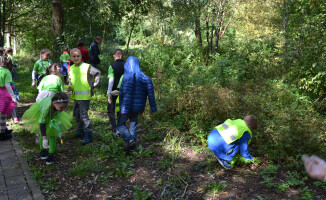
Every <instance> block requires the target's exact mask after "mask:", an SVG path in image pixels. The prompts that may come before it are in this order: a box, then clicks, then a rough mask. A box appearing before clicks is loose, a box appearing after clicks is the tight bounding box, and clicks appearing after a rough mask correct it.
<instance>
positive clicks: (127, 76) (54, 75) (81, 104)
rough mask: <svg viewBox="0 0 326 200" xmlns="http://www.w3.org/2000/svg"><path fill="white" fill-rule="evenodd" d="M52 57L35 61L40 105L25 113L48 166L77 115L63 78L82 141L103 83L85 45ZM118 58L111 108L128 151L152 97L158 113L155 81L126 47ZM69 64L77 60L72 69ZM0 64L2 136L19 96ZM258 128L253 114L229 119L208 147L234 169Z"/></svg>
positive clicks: (87, 137) (112, 72) (111, 73)
mask: <svg viewBox="0 0 326 200" xmlns="http://www.w3.org/2000/svg"><path fill="white" fill-rule="evenodd" d="M49 57H50V51H49V50H48V49H42V51H41V53H40V59H39V60H38V61H37V62H36V63H35V65H34V68H33V72H32V86H34V87H35V86H37V89H38V96H37V98H36V103H35V104H33V105H32V106H31V107H30V108H29V109H28V110H27V111H26V112H25V113H24V115H23V117H22V119H23V122H24V126H25V127H26V128H27V129H28V130H29V131H30V132H31V133H41V137H40V139H39V140H40V150H41V151H40V153H41V159H45V160H46V164H52V163H53V161H54V152H55V143H56V137H57V136H59V138H61V136H62V133H63V132H64V131H65V130H68V129H69V128H70V127H71V123H70V121H71V119H72V117H70V116H69V115H68V114H67V113H66V112H65V110H66V108H67V106H68V102H69V99H68V96H67V95H66V94H65V93H64V83H63V82H62V80H61V78H60V76H61V75H63V77H64V78H63V79H64V82H66V81H67V80H68V78H67V77H69V85H68V89H67V91H68V92H70V91H71V97H70V98H71V99H73V100H74V103H73V107H74V108H73V116H74V119H75V121H76V122H77V131H76V137H82V138H83V139H82V140H81V143H82V144H88V143H90V142H91V141H92V139H93V131H92V126H91V121H90V119H89V116H88V110H89V107H90V103H91V97H92V95H93V89H94V88H95V87H96V86H97V85H98V84H99V81H100V76H101V72H100V70H98V69H97V68H95V67H94V66H92V65H91V64H88V63H86V62H83V61H82V60H83V54H82V52H81V50H80V48H73V49H71V51H70V52H68V49H64V50H63V53H62V55H61V56H60V61H61V65H59V64H56V63H52V61H51V60H50V59H49ZM113 58H114V62H113V63H111V65H110V67H109V70H108V78H109V81H108V90H107V95H108V104H107V112H108V116H109V119H110V123H111V127H112V132H113V133H114V134H115V135H120V136H121V137H122V139H123V140H124V142H125V144H126V145H125V147H124V149H125V150H126V151H130V150H133V149H135V147H136V142H137V125H138V115H139V113H142V112H144V109H145V106H146V101H147V99H148V100H149V105H150V107H151V111H152V112H156V111H157V108H156V102H155V95H154V87H153V83H152V80H151V79H150V78H149V77H148V76H146V75H145V74H144V73H143V72H142V71H141V69H140V66H139V60H138V59H137V58H136V57H133V56H130V57H128V59H127V61H126V62H124V60H123V51H122V50H121V49H117V50H115V52H114V54H113ZM84 59H86V58H84ZM69 62H71V63H73V64H72V65H71V66H70V67H69ZM0 65H1V66H2V67H1V68H0V94H1V95H4V96H5V97H6V101H0V108H1V110H0V114H1V115H0V125H1V126H0V127H1V129H0V131H1V133H6V134H3V135H6V136H4V137H7V138H8V137H10V136H8V135H9V133H10V131H9V130H8V129H7V128H6V127H5V123H4V120H2V118H3V116H5V115H8V114H11V113H12V110H13V108H14V107H15V105H16V102H17V98H16V97H15V95H14V94H13V91H12V90H10V89H11V87H10V88H8V87H7V86H8V85H10V84H11V83H12V78H11V77H12V76H11V75H10V71H9V70H8V69H5V68H6V64H5V63H0ZM60 74H61V75H60ZM3 105H7V106H3ZM116 114H117V118H116ZM1 120H2V121H1ZM128 120H129V127H128V126H127V121H128ZM257 126H258V123H257V119H256V117H255V116H253V115H249V116H246V117H245V118H244V119H243V120H241V119H238V120H226V121H225V122H224V123H223V124H221V125H219V126H217V127H216V128H215V129H214V130H213V131H212V132H211V133H210V134H209V136H208V147H209V148H210V150H211V151H212V152H213V153H214V154H215V155H216V157H217V158H218V161H219V162H220V164H221V165H222V166H223V167H224V168H227V169H229V168H231V167H230V164H229V162H230V161H231V160H232V158H233V157H234V156H235V155H236V154H237V152H238V151H240V153H241V155H242V156H243V157H244V158H247V159H252V156H251V155H250V153H249V151H248V144H249V143H250V141H251V139H252V131H253V130H254V129H256V128H257Z"/></svg>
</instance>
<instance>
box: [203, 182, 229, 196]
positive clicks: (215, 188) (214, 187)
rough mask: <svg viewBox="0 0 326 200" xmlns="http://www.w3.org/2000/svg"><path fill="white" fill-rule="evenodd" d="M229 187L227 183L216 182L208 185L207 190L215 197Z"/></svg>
mask: <svg viewBox="0 0 326 200" xmlns="http://www.w3.org/2000/svg"><path fill="white" fill-rule="evenodd" d="M227 187H228V186H227V184H225V183H217V182H215V181H214V182H212V183H211V184H209V185H207V186H206V189H207V190H208V191H209V192H211V193H213V194H214V195H215V194H218V193H220V192H222V191H223V190H224V189H226V188H227Z"/></svg>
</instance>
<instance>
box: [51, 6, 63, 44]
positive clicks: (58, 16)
mask: <svg viewBox="0 0 326 200" xmlns="http://www.w3.org/2000/svg"><path fill="white" fill-rule="evenodd" d="M62 33H63V8H62V3H61V0H52V34H53V49H58V47H59V46H60V43H61V42H63V41H64V38H63V35H62Z"/></svg>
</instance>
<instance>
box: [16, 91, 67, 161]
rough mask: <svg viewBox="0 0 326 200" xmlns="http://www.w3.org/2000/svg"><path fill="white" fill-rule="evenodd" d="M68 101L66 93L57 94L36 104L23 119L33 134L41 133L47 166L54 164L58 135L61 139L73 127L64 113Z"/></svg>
mask: <svg viewBox="0 0 326 200" xmlns="http://www.w3.org/2000/svg"><path fill="white" fill-rule="evenodd" d="M68 101H69V100H68V96H67V95H66V94H65V93H63V92H59V93H56V94H55V95H54V96H53V97H46V98H44V99H42V100H40V101H38V102H36V103H34V104H33V105H32V106H31V107H30V108H29V109H28V110H27V111H26V112H25V113H24V115H23V117H22V119H23V120H24V125H25V126H26V128H27V129H28V130H29V131H30V132H31V133H38V132H41V137H40V149H41V150H40V153H41V159H42V160H46V164H47V165H50V164H53V162H54V152H55V143H56V135H58V136H59V138H61V136H62V132H64V131H66V130H68V129H69V128H70V127H71V123H70V121H71V119H72V117H71V116H70V115H69V114H67V113H66V112H64V110H66V108H67V106H68ZM61 143H62V141H61ZM46 149H49V151H47V150H46Z"/></svg>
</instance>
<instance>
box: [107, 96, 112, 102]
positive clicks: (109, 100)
mask: <svg viewBox="0 0 326 200" xmlns="http://www.w3.org/2000/svg"><path fill="white" fill-rule="evenodd" d="M111 96H112V95H111V94H108V103H109V104H111V103H112V99H111Z"/></svg>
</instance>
